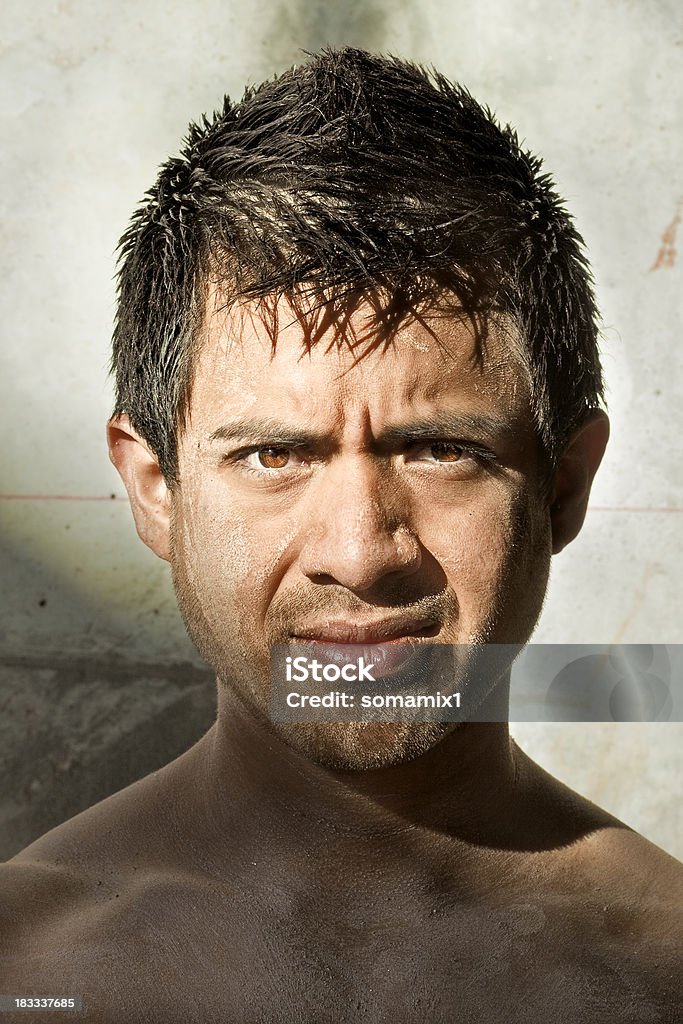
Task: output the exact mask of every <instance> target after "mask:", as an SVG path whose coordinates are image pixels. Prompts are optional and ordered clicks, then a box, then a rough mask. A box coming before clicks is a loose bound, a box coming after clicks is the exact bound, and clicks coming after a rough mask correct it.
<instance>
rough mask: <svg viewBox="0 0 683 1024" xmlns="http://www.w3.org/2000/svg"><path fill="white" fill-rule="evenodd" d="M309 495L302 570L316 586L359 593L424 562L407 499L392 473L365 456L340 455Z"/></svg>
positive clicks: (416, 567) (302, 552)
mask: <svg viewBox="0 0 683 1024" xmlns="http://www.w3.org/2000/svg"><path fill="white" fill-rule="evenodd" d="M317 483H318V486H314V487H313V488H311V492H309V497H310V504H309V509H308V515H307V516H306V519H307V523H303V524H302V526H303V527H304V529H305V531H306V539H305V541H304V545H303V547H302V549H301V553H300V556H299V564H300V568H301V570H302V572H303V573H304V574H305V575H306V576H308V578H309V579H311V580H312V581H314V582H316V583H337V584H340V585H341V586H343V587H346V588H347V589H348V590H353V591H356V592H359V593H362V592H364V591H368V590H370V589H371V588H372V587H373V586H374V585H375V584H376V583H377V582H378V581H380V580H381V579H383V578H384V577H386V576H389V575H392V574H394V575H398V576H401V575H405V576H407V575H410V574H412V573H414V572H416V571H417V570H418V569H419V568H420V565H421V562H422V553H421V548H420V543H419V541H418V539H417V537H416V536H415V534H414V533H413V532H412V531H411V529H410V527H409V524H408V523H407V522H406V519H407V512H408V508H407V505H408V503H407V501H405V500H402V494H401V489H400V487H397V482H396V480H395V479H394V478H393V474H392V473H391V472H390V471H387V470H384V469H383V468H382V467H381V466H377V465H374V464H373V460H372V458H371V457H369V456H364V455H354V456H351V455H349V456H347V457H340V458H339V459H338V464H337V465H334V464H331V465H329V466H327V467H326V469H325V470H324V471H323V479H321V480H319V481H318V482H317Z"/></svg>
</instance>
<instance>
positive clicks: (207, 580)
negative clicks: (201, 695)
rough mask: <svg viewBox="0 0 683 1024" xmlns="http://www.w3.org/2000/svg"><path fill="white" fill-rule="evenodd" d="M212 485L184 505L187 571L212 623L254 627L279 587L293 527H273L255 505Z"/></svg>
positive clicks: (181, 527) (237, 628)
mask: <svg viewBox="0 0 683 1024" xmlns="http://www.w3.org/2000/svg"><path fill="white" fill-rule="evenodd" d="M221 497H222V496H221V495H217V494H215V493H213V492H212V491H211V489H210V488H205V489H204V490H203V491H202V492H200V493H199V494H198V496H197V497H196V498H195V500H194V501H193V502H192V504H191V505H190V506H185V507H184V509H183V512H182V516H181V517H179V521H178V524H177V528H178V538H179V541H180V544H181V545H182V547H181V548H180V549H179V550H180V555H181V558H182V560H183V568H184V576H185V578H186V579H187V581H188V583H189V584H190V586H191V588H192V590H193V592H194V594H195V596H196V599H197V600H198V601H199V604H200V606H201V608H202V611H203V614H204V616H205V618H206V621H207V622H208V623H209V625H210V626H211V627H212V628H219V629H220V631H221V632H224V631H225V629H226V627H228V626H229V624H230V623H232V624H234V626H235V631H244V630H249V631H253V629H254V627H255V626H258V624H259V623H262V622H263V619H264V617H265V614H266V611H267V608H268V605H269V603H270V601H271V599H272V595H273V593H274V592H275V590H276V589H277V586H278V583H279V580H280V576H281V574H282V567H283V564H284V561H285V554H286V551H287V549H288V547H289V546H290V545H291V542H292V538H293V536H294V532H295V531H294V527H293V525H292V524H289V523H281V524H279V525H278V527H277V528H274V526H273V524H272V522H265V521H264V520H261V519H260V518H259V517H258V516H256V515H254V512H253V510H247V509H244V508H241V507H240V506H239V504H236V503H227V502H225V500H221Z"/></svg>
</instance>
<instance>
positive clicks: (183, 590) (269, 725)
mask: <svg viewBox="0 0 683 1024" xmlns="http://www.w3.org/2000/svg"><path fill="white" fill-rule="evenodd" d="M539 524H540V519H537V517H536V516H535V515H534V513H533V510H532V509H530V504H529V502H525V503H522V504H520V506H519V507H518V509H517V510H516V513H515V515H514V517H513V519H512V521H511V524H510V530H509V535H508V539H509V555H508V558H507V559H506V566H505V568H504V571H503V572H502V573H501V577H500V587H499V589H498V593H497V597H496V600H495V602H494V603H493V606H492V608H491V609H490V611H489V614H488V616H487V617H486V619H485V621H484V622H483V624H481V625H480V626H479V627H478V628H477V630H476V631H475V632H473V633H472V634H471V635H470V636H468V637H467V639H466V641H463V642H467V643H471V644H477V645H482V644H488V643H510V644H512V643H514V644H516V643H518V642H526V640H527V639H528V638H529V636H530V635H531V633H532V631H533V629H534V627H535V624H536V622H537V620H538V617H539V615H540V611H541V608H542V605H543V599H544V595H545V590H546V586H547V579H548V571H549V563H550V555H549V543H548V538H547V536H544V535H543V531H542V530H541V529H540V528H539ZM546 533H547V531H546ZM517 559H519V560H521V563H522V564H521V567H520V563H519V562H518V561H517ZM170 561H171V569H172V577H173V586H174V589H175V593H176V597H177V600H178V606H179V609H180V613H181V615H182V618H183V621H184V623H185V628H186V630H187V632H188V635H189V637H190V639H191V640H192V642H193V643H194V645H195V647H196V648H197V650H198V651H199V653H200V654H201V656H202V657H203V658H204V660H205V661H207V662H208V664H209V665H210V666H211V667H212V668H213V669H214V671H215V672H216V675H217V682H218V687H219V690H220V689H221V688H222V690H223V692H224V693H225V694H226V695H228V696H229V697H231V698H232V699H233V700H235V701H237V703H238V705H239V706H240V707H241V709H242V710H243V711H244V712H245V713H246V714H248V715H249V716H250V717H251V718H253V719H256V720H257V721H258V722H259V723H260V725H261V726H262V727H264V728H265V729H266V730H267V731H270V732H272V733H274V734H276V735H277V736H278V737H279V738H280V739H282V740H283V741H284V742H285V743H286V744H287V745H288V746H290V747H292V748H293V749H294V750H296V751H297V752H299V753H300V754H302V755H303V756H304V757H305V758H307V759H308V760H310V761H313V762H315V763H316V764H319V765H321V766H324V767H327V768H331V769H335V770H341V771H351V772H359V771H368V770H372V769H377V768H384V767H389V766H391V765H397V764H400V763H402V762H406V761H410V760H414V759H416V758H419V757H420V756H421V755H423V754H425V753H427V751H429V750H430V749H432V748H433V747H434V746H436V745H437V744H438V743H440V742H441V741H442V740H443V739H444V738H445V737H446V736H448V735H449V734H450V733H452V732H453V731H454V730H456V729H458V728H461V727H462V723H457V722H423V723H401V722H350V723H349V722H344V723H337V722H316V723H281V722H275V721H273V720H272V718H271V716H270V713H269V707H268V695H269V693H270V666H269V665H268V666H267V667H266V665H265V664H262V665H261V666H260V667H259V668H258V669H256V670H255V667H254V666H255V664H256V665H258V663H259V661H260V662H263V654H262V655H261V657H260V658H259V657H256V658H254V651H253V650H250V649H249V645H248V640H246V639H245V636H246V634H245V633H244V632H243V631H240V630H231V633H230V636H229V638H228V639H227V641H226V640H225V639H224V640H223V642H221V639H220V638H219V637H217V636H216V634H215V632H214V630H213V629H212V627H211V625H210V624H209V622H208V621H207V618H206V615H205V614H204V611H203V608H202V602H201V600H200V596H199V594H198V592H197V590H196V588H195V586H194V584H193V583H192V581H191V579H190V576H189V574H188V572H187V564H186V556H185V552H184V550H183V545H182V543H180V542H179V539H178V536H177V530H176V524H175V521H174V519H173V518H172V524H171V559H170ZM456 607H457V602H456ZM511 607H512V608H515V609H516V610H517V611H518V610H519V608H520V607H522V608H523V609H525V614H523V615H522V616H521V617H517V618H516V622H515V623H514V624H513V625H511V624H509V623H508V622H506V621H505V618H506V613H508V612H509V610H510V608H511ZM522 634H523V635H522ZM513 636H514V639H513ZM278 642H280V641H279V640H278ZM282 642H285V641H284V640H283V641H282ZM494 683H495V680H494V681H493V682H492V684H491V688H493V685H494Z"/></svg>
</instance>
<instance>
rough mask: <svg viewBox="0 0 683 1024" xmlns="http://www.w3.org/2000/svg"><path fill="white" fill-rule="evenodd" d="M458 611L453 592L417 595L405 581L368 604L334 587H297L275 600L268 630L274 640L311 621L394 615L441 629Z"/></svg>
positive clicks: (359, 619) (348, 619)
mask: <svg viewBox="0 0 683 1024" xmlns="http://www.w3.org/2000/svg"><path fill="white" fill-rule="evenodd" d="M457 611H458V600H457V598H456V596H455V594H454V593H453V591H451V590H442V591H440V592H439V593H436V594H422V595H417V594H415V593H410V592H409V591H407V590H406V586H405V581H404V583H403V585H402V586H401V584H397V585H395V586H393V587H390V586H388V585H387V586H385V587H384V588H383V590H382V593H381V594H379V593H378V594H377V595H376V596H374V595H373V596H368V597H367V598H366V599H365V600H363V599H361V598H360V597H358V596H357V595H356V594H354V593H352V592H351V591H349V590H346V589H344V587H340V586H335V585H334V584H329V585H325V586H324V587H320V586H317V587H316V586H315V585H312V586H295V587H292V588H291V590H288V591H286V592H285V593H283V594H279V595H277V596H276V597H275V598H274V599H273V601H272V602H271V604H270V608H269V610H268V616H267V619H268V621H267V627H268V632H269V633H270V634H271V636H274V637H283V638H284V637H288V636H291V635H292V634H295V633H297V631H298V629H300V628H301V627H302V626H303V625H305V624H306V623H308V622H310V621H311V620H314V621H316V622H324V621H325V620H326V619H328V618H329V619H334V620H344V621H348V622H354V621H359V622H367V621H368V620H370V621H373V620H376V619H380V618H389V617H391V615H392V613H394V614H398V613H400V616H401V618H410V619H416V620H418V621H422V620H424V621H430V622H434V623H436V624H439V625H442V624H443V623H445V622H447V621H448V620H452V619H453V618H454V616H455V615H456V614H457ZM274 642H277V640H275V641H274Z"/></svg>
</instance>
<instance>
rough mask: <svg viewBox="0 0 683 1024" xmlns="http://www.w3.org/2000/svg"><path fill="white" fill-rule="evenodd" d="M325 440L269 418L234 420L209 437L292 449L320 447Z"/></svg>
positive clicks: (320, 435) (321, 435) (316, 434)
mask: <svg viewBox="0 0 683 1024" xmlns="http://www.w3.org/2000/svg"><path fill="white" fill-rule="evenodd" d="M325 440H326V438H325V436H324V435H323V434H320V433H315V432H314V431H311V430H302V429H300V428H298V427H290V426H288V425H287V424H285V423H281V422H280V421H279V420H275V419H269V418H267V417H266V418H263V419H240V420H233V421H232V422H230V423H225V424H223V426H220V427H218V429H217V430H214V432H213V433H212V434H211V435H210V436H209V441H243V442H246V443H248V444H264V445H265V444H272V445H275V444H278V445H283V446H285V445H286V446H288V447H291V448H294V447H303V446H305V445H311V446H312V445H320V444H322V443H323V442H324V441H325Z"/></svg>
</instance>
